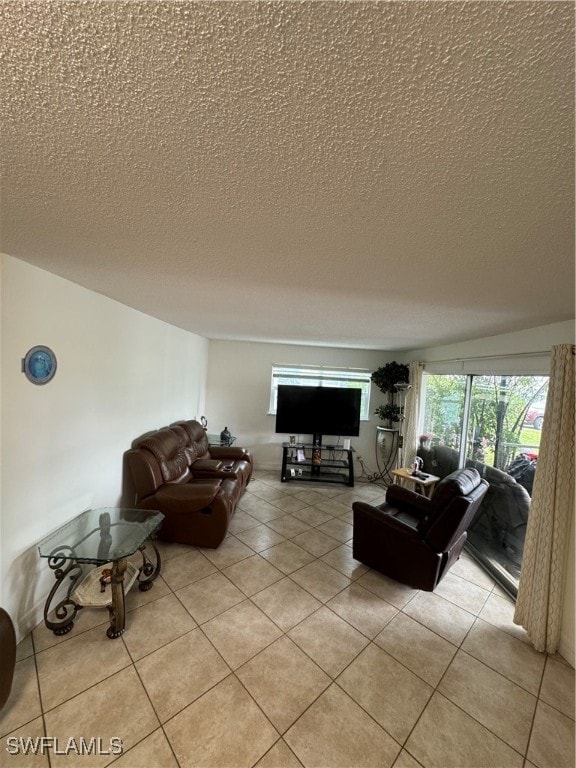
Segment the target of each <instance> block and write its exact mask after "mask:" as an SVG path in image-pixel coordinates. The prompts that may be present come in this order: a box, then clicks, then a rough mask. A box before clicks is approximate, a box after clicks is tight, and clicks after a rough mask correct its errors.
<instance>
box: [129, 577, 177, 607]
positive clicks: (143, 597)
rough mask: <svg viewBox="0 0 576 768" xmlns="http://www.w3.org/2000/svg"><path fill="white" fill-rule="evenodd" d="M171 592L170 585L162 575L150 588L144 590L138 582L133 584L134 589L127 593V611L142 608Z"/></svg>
mask: <svg viewBox="0 0 576 768" xmlns="http://www.w3.org/2000/svg"><path fill="white" fill-rule="evenodd" d="M169 593H170V587H169V586H168V584H166V582H165V581H164V579H163V578H162V576H157V577H156V578H155V579H154V581H153V583H152V587H151V588H150V589H147V590H146V591H145V592H142V591H141V590H140V589H139V588H138V585H137V584H134V585H133V586H132V589H131V590H130V591H129V592H128V593H127V595H126V611H133V610H134V609H135V608H140V606H141V605H146V603H151V602H152V601H153V600H158V598H160V597H164V596H165V595H167V594H169Z"/></svg>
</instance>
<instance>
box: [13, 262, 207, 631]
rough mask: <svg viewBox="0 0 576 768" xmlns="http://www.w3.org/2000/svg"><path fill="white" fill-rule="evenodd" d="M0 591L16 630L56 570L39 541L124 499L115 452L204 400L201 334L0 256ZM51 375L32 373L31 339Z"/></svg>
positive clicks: (33, 618)
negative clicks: (26, 366)
mask: <svg viewBox="0 0 576 768" xmlns="http://www.w3.org/2000/svg"><path fill="white" fill-rule="evenodd" d="M1 258H2V261H1V267H2V270H1V271H2V281H1V298H2V302H1V321H0V323H1V327H0V330H1V334H0V365H1V368H0V372H1V378H0V387H1V392H0V394H1V399H0V407H1V413H2V432H1V456H2V463H1V472H0V490H1V497H0V498H1V506H0V566H1V571H0V588H1V592H0V603H1V604H2V606H3V607H5V608H6V609H7V610H8V611H9V613H10V614H11V616H12V619H13V620H14V623H15V624H16V625H17V629H18V632H19V634H20V635H22V634H25V633H26V632H27V631H29V629H30V628H31V627H32V626H35V625H36V624H37V623H38V621H39V620H40V619H41V615H42V613H41V612H42V608H43V601H44V599H45V596H46V594H47V592H48V590H49V588H50V587H51V586H52V583H53V576H52V574H51V573H50V572H49V571H48V570H47V568H46V564H45V561H43V560H40V559H39V557H38V553H37V549H36V542H37V541H38V540H39V539H40V538H42V537H43V536H44V535H45V534H46V533H48V532H49V531H51V530H52V529H54V528H56V527H57V526H59V525H60V524H61V523H63V522H65V521H66V520H69V519H71V518H73V517H74V516H75V515H77V514H78V513H79V512H81V511H83V510H85V509H88V508H95V507H101V506H102V507H104V506H115V505H118V504H120V503H121V500H122V455H123V452H124V451H125V450H126V449H127V448H128V447H129V446H130V442H131V441H132V440H133V439H134V438H135V437H137V436H138V435H140V434H141V433H143V432H146V431H148V430H150V429H155V428H157V427H160V426H163V425H164V424H168V423H170V422H171V421H175V420H177V419H181V418H193V417H195V416H199V415H200V413H202V412H203V410H204V401H205V385H206V373H207V358H208V341H207V340H206V339H204V338H202V337H200V336H197V335H195V334H191V333H188V332H186V331H183V330H180V329H178V328H175V327H173V326H170V325H168V324H166V323H163V322H160V321H158V320H155V319H153V318H151V317H148V316H147V315H144V314H142V313H141V312H137V311H135V310H132V309H129V308H128V307H125V306H123V305H121V304H119V303H117V302H115V301H112V300H110V299H107V298H105V297H103V296H101V295H99V294H96V293H93V292H91V291H88V290H85V289H83V288H81V287H79V286H77V285H75V284H73V283H70V282H68V281H66V280H63V279H61V278H59V277H57V276H55V275H52V274H50V273H48V272H45V271H43V270H40V269H37V268H36V267H32V266H30V265H29V264H26V263H24V262H22V261H19V260H17V259H14V258H11V257H9V256H2V257H1ZM37 344H44V345H46V346H49V347H50V348H51V349H52V350H53V351H54V352H55V354H56V357H57V361H58V367H57V372H56V376H55V377H54V379H53V380H52V381H50V382H49V383H48V384H45V385H42V386H37V385H34V384H32V383H30V382H29V381H28V380H27V379H26V377H25V376H24V374H23V373H22V372H21V360H22V358H23V357H24V356H25V354H26V352H27V351H28V349H30V348H31V347H33V346H35V345H37Z"/></svg>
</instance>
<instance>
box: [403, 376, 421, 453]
mask: <svg viewBox="0 0 576 768" xmlns="http://www.w3.org/2000/svg"><path fill="white" fill-rule="evenodd" d="M423 373H424V363H419V362H416V361H415V362H413V363H410V375H409V379H408V383H409V384H411V385H412V386H411V389H409V390H408V393H407V395H406V403H405V405H404V425H403V426H404V430H403V432H404V454H403V463H404V466H405V467H410V466H411V465H412V463H413V462H414V459H415V458H416V450H417V448H418V422H419V418H420V394H421V392H422V375H423Z"/></svg>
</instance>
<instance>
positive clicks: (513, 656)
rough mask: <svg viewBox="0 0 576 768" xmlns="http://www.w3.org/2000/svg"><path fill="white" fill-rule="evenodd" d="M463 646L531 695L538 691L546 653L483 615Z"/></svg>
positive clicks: (467, 651)
mask: <svg viewBox="0 0 576 768" xmlns="http://www.w3.org/2000/svg"><path fill="white" fill-rule="evenodd" d="M462 650H464V651H466V653H469V654H470V655H471V656H474V658H475V659H478V660H479V661H483V662H484V664H487V665H488V666H489V667H491V668H492V669H495V670H496V672H500V674H502V675H504V677H507V678H508V679H509V680H512V681H513V682H514V683H516V684H517V685H520V686H521V687H522V688H525V689H526V690H527V691H530V693H533V694H534V695H537V694H538V690H539V688H540V683H541V681H542V673H543V671H544V662H545V661H546V656H545V654H543V653H538V651H536V650H534V648H533V647H532V646H531V645H528V643H524V642H522V640H518V639H517V638H516V637H514V636H513V635H510V634H508V632H503V631H502V630H501V629H498V628H497V627H495V626H494V625H492V624H489V623H488V622H486V621H483V620H482V619H477V620H476V621H475V622H474V626H473V627H472V629H471V630H470V632H469V633H468V634H467V635H466V639H465V640H464V642H463V643H462Z"/></svg>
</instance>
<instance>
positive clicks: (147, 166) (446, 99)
mask: <svg viewBox="0 0 576 768" xmlns="http://www.w3.org/2000/svg"><path fill="white" fill-rule="evenodd" d="M0 24H1V29H0V56H1V66H0V120H1V121H2V125H1V129H2V130H1V137H0V145H1V152H2V173H3V178H2V195H1V203H2V213H1V215H2V219H1V224H2V229H1V236H2V240H1V243H0V247H1V249H2V252H3V253H6V254H9V255H12V256H14V257H17V258H19V259H22V260H24V261H27V262H30V263H31V264H35V265H37V266H38V267H41V268H43V269H46V270H49V271H50V272H53V273H55V274H57V275H61V276H62V277H64V278H67V279H69V280H71V281H73V282H75V283H78V284H80V285H82V286H85V287H87V288H89V289H91V290H93V291H97V292H98V293H101V294H104V295H105V296H109V297H111V298H113V299H116V300H118V301H120V302H122V303H123V304H126V305H128V306H131V307H135V308H136V309H139V310H141V311H143V312H146V313H148V314H150V315H153V316H155V317H158V318H160V319H162V320H165V321H167V322H169V323H172V324H174V325H176V326H180V327H182V328H186V329H188V330H190V331H193V332H195V333H198V334H201V335H202V336H206V337H208V338H216V339H244V340H256V341H276V342H286V343H303V344H319V345H327V346H339V347H358V348H367V349H382V350H403V349H414V348H418V347H422V346H430V345H436V344H440V343H448V342H454V341H459V340H465V339H472V338H479V337H483V336H490V335H494V334H498V333H502V332H506V331H514V330H520V329H524V328H530V327H534V326H537V325H544V324H547V323H553V322H558V321H563V320H567V319H570V318H572V317H573V316H574V3H573V2H566V3H565V2H561V1H560V2H556V0H554V1H553V2H546V0H542V1H537V2H530V0H528V1H526V2H511V1H503V2H500V1H499V0H493V1H491V2H488V1H487V0H482V1H481V2H475V1H474V0H466V1H465V2H455V1H454V2H452V1H448V2H443V1H441V0H440V1H438V2H432V1H431V0H425V1H424V2H418V1H417V0H412V1H407V2H403V1H402V0H400V1H399V2H387V1H385V0H384V1H381V2H377V1H376V2H362V1H360V2H346V1H344V2H338V1H334V2H332V1H329V2H323V1H319V2H316V1H309V0H303V1H298V2H284V1H283V0H278V1H277V2H215V1H210V2H191V1H188V0H184V1H182V2H157V1H155V0H152V1H148V2H130V1H127V2H114V1H113V0H112V1H108V0H107V1H105V2H95V1H93V0H78V1H74V0H72V1H71V2H58V1H57V0H52V1H51V2H31V1H20V2H18V1H13V0H9V1H7V2H4V3H3V4H2V6H1V8H0Z"/></svg>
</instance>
